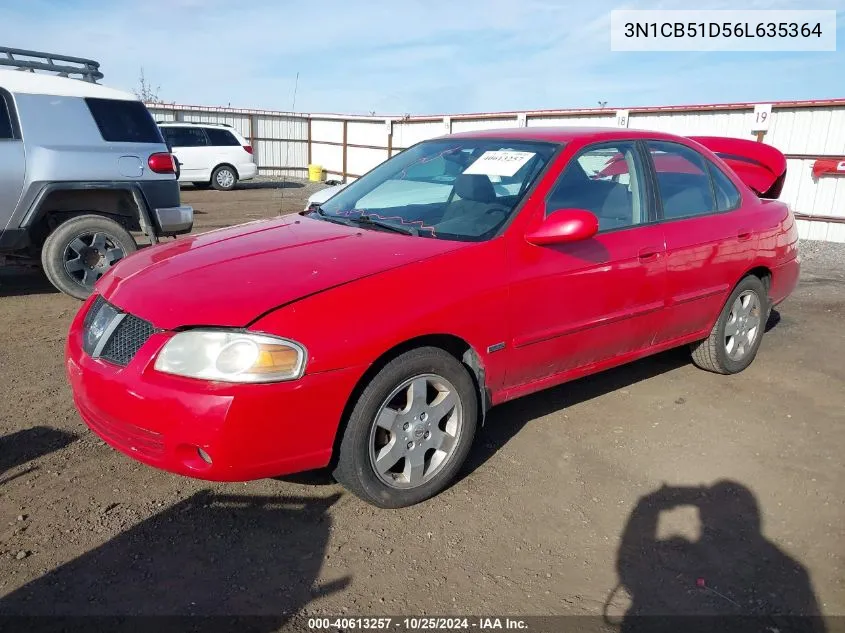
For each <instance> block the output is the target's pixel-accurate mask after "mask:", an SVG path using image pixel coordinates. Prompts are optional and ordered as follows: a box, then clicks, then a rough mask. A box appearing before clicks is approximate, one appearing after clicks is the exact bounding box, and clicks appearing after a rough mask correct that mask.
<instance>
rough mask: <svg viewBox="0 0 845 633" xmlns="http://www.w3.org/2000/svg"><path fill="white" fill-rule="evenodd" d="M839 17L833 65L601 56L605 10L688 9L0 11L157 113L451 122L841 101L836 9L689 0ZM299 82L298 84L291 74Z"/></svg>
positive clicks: (377, 0)
mask: <svg viewBox="0 0 845 633" xmlns="http://www.w3.org/2000/svg"><path fill="white" fill-rule="evenodd" d="M694 4H695V8H697V9H729V8H744V9H804V8H813V9H839V13H838V16H837V17H838V20H837V25H838V31H837V43H838V47H837V48H838V50H837V51H836V52H823V53H810V52H800V53H771V52H769V53H759V52H758V53H728V52H722V53H700V52H698V53H697V52H685V53H677V52H664V53H657V52H648V53H643V52H612V51H611V50H610V30H609V29H610V11H611V10H612V9H623V8H624V9H683V8H689V7H690V6H691V4H690V3H689V1H688V0H644V1H639V2H638V1H636V0H629V1H628V2H611V1H605V0H587V1H578V2H572V1H571V0H452V1H446V0H398V1H397V0H392V1H384V0H346V1H343V0H321V1H320V2H318V3H316V2H307V1H298V2H293V1H290V0H276V1H275V2H273V1H264V0H251V1H245V0H241V1H240V2H238V1H232V0H166V1H160V0H146V1H145V2H138V1H126V0H111V1H100V0H0V44H2V45H5V46H13V47H17V48H28V49H35V50H46V51H51V52H55V53H64V54H68V55H75V56H80V57H88V58H93V59H96V60H97V61H99V62H100V64H101V70H102V71H103V73H104V74H105V79H104V80H103V82H102V83H103V84H105V85H108V86H111V87H114V88H122V89H126V90H133V89H135V88H136V87H137V85H138V78H139V74H140V71H141V68H143V70H144V74H145V76H146V78H147V80H149V82H150V83H151V84H153V86H155V87H158V88H159V89H158V95H159V97H160V98H161V99H162V100H163V101H166V102H175V103H178V104H191V105H220V106H227V105H231V106H232V107H246V108H265V109H272V110H284V111H290V110H295V111H298V112H339V113H357V114H366V113H370V112H376V113H378V114H386V115H402V114H450V113H460V112H491V111H513V110H517V111H520V110H537V109H565V108H578V107H596V106H597V105H598V103H599V102H600V101H601V102H607V107H611V108H613V107H616V108H624V107H630V106H647V105H672V104H692V103H724V102H739V101H741V102H748V101H764V102H767V101H777V100H790V99H824V98H835V97H845V3H843V2H842V0H814V1H813V2H812V3H811V4H812V7H810V6H809V4H810V3H808V2H806V0H746V1H745V2H741V3H740V2H737V1H736V0H697V1H696V2H695V3H694ZM297 73H299V79H298V81H297V79H296V76H297Z"/></svg>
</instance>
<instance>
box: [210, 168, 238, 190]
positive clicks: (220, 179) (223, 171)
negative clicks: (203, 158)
mask: <svg viewBox="0 0 845 633" xmlns="http://www.w3.org/2000/svg"><path fill="white" fill-rule="evenodd" d="M236 184H238V174H237V172H235V170H234V168H232V167H229V166H228V165H221V166H220V167H218V168H217V169H215V170H214V171H213V172H212V174H211V186H212V187H214V188H215V189H217V191H231V190H232V189H234V188H235V185H236Z"/></svg>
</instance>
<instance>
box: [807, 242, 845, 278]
mask: <svg viewBox="0 0 845 633" xmlns="http://www.w3.org/2000/svg"><path fill="white" fill-rule="evenodd" d="M801 260H802V261H803V262H804V263H805V264H811V265H812V266H813V267H814V268H819V269H824V270H827V271H830V272H831V273H832V274H834V275H837V276H840V277H841V276H843V275H845V244H836V243H833V242H815V241H812V240H803V241H802V242H801Z"/></svg>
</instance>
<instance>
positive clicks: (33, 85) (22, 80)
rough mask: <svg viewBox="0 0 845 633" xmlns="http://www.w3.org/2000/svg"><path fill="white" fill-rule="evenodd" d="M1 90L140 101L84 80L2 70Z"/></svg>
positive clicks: (127, 94) (126, 94) (127, 93)
mask: <svg viewBox="0 0 845 633" xmlns="http://www.w3.org/2000/svg"><path fill="white" fill-rule="evenodd" d="M0 88H5V89H6V90H8V91H9V92H11V93H13V94H36V95H51V96H57V97H95V98H100V99H118V100H121V101H138V97H136V96H135V95H133V94H132V93H131V92H123V91H122V90H115V89H114V88H107V87H106V86H101V85H100V84H95V83H92V82H90V81H83V80H82V79H71V78H69V77H59V76H57V75H47V74H44V73H30V72H23V71H20V70H0Z"/></svg>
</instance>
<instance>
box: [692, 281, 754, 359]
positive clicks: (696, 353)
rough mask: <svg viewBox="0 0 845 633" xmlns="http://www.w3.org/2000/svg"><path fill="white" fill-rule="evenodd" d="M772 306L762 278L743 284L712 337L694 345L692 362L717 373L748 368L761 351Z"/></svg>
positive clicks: (739, 286)
mask: <svg viewBox="0 0 845 633" xmlns="http://www.w3.org/2000/svg"><path fill="white" fill-rule="evenodd" d="M769 307H770V306H769V302H768V293H767V292H766V286H765V285H764V284H763V282H762V281H761V280H760V278H759V277H755V276H753V275H751V276H748V277H746V278H745V279H743V280H742V281H740V282H739V284H737V286H736V288H734V291H733V292H732V293H731V296H730V297H728V300H727V302H726V303H725V307H724V308H723V309H722V313H721V314H720V315H719V318H718V320H717V321H716V324H715V325H714V326H713V329H712V330H711V332H710V336H708V337H707V338H706V339H704V340H703V341H699V342H697V343H694V344H693V345H692V360H693V362H694V363H695V364H696V365H698V366H699V367H701V368H702V369H706V370H707V371H712V372H715V373H717V374H736V373H738V372H741V371H742V370H743V369H745V368H746V367H748V366H749V365H750V364H751V362H752V361H753V360H754V357H755V356H756V355H757V350H758V349H760V343H761V341H762V340H763V332H764V331H765V329H766V321H767V319H768V317H769Z"/></svg>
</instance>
